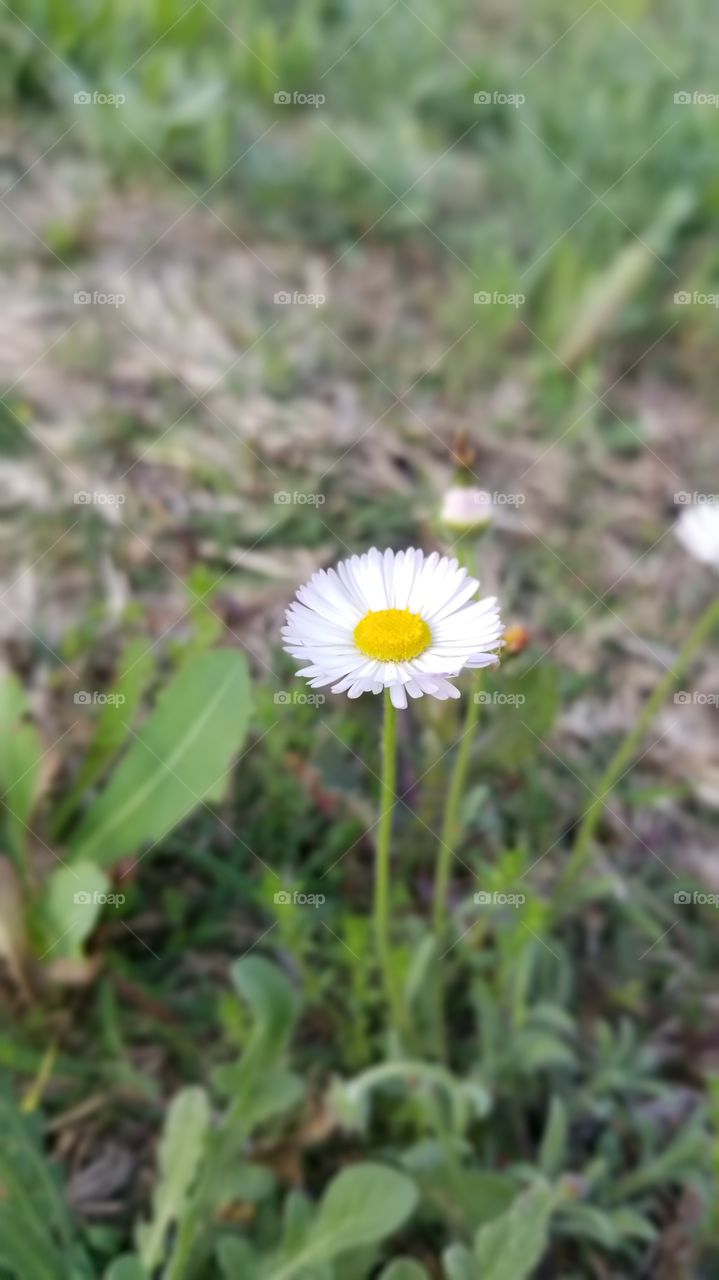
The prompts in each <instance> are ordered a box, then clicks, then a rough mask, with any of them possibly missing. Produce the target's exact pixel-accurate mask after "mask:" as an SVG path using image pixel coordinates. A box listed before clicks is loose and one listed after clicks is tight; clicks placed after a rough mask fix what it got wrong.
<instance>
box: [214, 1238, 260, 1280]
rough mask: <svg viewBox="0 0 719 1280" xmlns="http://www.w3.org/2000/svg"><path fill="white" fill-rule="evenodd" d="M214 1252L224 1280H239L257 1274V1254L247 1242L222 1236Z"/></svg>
mask: <svg viewBox="0 0 719 1280" xmlns="http://www.w3.org/2000/svg"><path fill="white" fill-rule="evenodd" d="M215 1252H216V1255H217V1262H218V1264H219V1267H220V1271H221V1272H222V1275H223V1276H224V1280H240V1278H241V1277H242V1276H248V1277H249V1276H255V1275H257V1274H258V1266H259V1264H258V1260H257V1254H256V1253H255V1251H254V1249H253V1248H252V1245H251V1244H249V1243H248V1241H247V1240H241V1239H240V1238H239V1237H235V1236H223V1238H222V1239H221V1240H219V1241H218V1243H217V1247H216V1250H215Z"/></svg>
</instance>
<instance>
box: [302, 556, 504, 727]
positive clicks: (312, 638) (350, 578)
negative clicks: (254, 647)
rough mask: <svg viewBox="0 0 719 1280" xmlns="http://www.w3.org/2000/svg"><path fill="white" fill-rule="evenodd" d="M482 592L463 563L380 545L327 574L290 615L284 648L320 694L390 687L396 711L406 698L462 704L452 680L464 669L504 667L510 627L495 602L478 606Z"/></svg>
mask: <svg viewBox="0 0 719 1280" xmlns="http://www.w3.org/2000/svg"><path fill="white" fill-rule="evenodd" d="M478 586H479V583H478V582H477V580H476V578H471V577H469V576H468V574H467V570H466V569H463V568H460V566H459V563H458V561H457V560H450V559H449V557H448V556H440V555H439V553H438V552H437V551H433V552H432V554H431V555H430V556H425V554H424V552H423V551H417V550H415V549H414V547H410V548H409V550H407V551H398V552H397V553H395V552H394V551H385V552H384V555H383V554H382V553H381V552H379V551H377V550H376V548H375V547H373V548H372V550H371V551H368V552H367V553H366V555H363V556H352V557H351V558H350V559H349V560H343V561H342V562H341V563H340V564H338V565H337V568H336V569H328V570H324V569H322V570H320V571H319V572H318V573H315V574H313V576H312V577H311V578H310V581H309V582H308V583H307V584H306V586H304V587H301V588H300V590H299V591H298V592H297V600H296V601H295V602H294V603H293V604H292V605H291V606H290V608H289V609H288V610H287V625H286V626H285V627H284V628H283V631H282V636H283V640H284V648H285V649H286V651H287V653H291V654H292V656H293V657H294V658H299V659H301V660H302V661H303V662H305V663H306V664H307V665H306V666H303V667H302V668H301V669H300V670H299V671H298V673H297V674H298V675H301V676H306V677H307V679H308V680H309V682H310V687H311V688H313V689H319V688H322V687H323V686H324V685H328V684H330V685H332V692H333V693H347V694H348V696H349V697H350V698H358V697H359V696H360V694H361V693H381V692H382V690H383V689H389V691H390V697H391V699H392V702H393V704H394V706H395V707H401V708H402V707H406V706H407V694H409V696H410V697H411V698H421V697H422V695H423V694H425V693H427V694H431V695H432V697H433V698H440V699H445V698H458V697H459V690H458V689H456V688H455V686H454V685H453V684H451V683H450V681H451V679H452V678H454V677H456V676H458V675H459V673H460V671H462V670H463V669H464V668H465V667H489V666H491V665H492V664H493V663H495V662H496V661H497V653H496V650H497V649H498V648H499V646H500V644H501V641H502V631H503V627H502V623H501V621H500V617H499V609H498V606H497V601H496V598H495V597H491V598H488V599H486V600H473V596H474V594H475V592H476V590H477V588H478Z"/></svg>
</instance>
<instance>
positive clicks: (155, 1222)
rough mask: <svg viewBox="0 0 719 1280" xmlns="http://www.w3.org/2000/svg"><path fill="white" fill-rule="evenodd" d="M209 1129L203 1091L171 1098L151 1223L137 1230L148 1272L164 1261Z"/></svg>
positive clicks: (194, 1088)
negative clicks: (173, 1226)
mask: <svg viewBox="0 0 719 1280" xmlns="http://www.w3.org/2000/svg"><path fill="white" fill-rule="evenodd" d="M209 1128H210V1105H209V1102H208V1099H207V1094H206V1093H205V1091H204V1089H200V1088H196V1087H193V1088H189V1089H183V1090H182V1092H181V1093H178V1094H177V1096H176V1097H175V1098H173V1100H172V1103H171V1104H170V1108H169V1111H168V1113H167V1118H166V1120H165V1129H164V1132H163V1135H162V1140H161V1142H160V1150H159V1155H158V1163H159V1172H158V1183H157V1186H156V1188H155V1192H154V1195H153V1198H152V1208H153V1213H152V1220H151V1222H149V1223H142V1224H141V1225H140V1226H139V1227H138V1230H137V1243H138V1249H139V1253H140V1259H141V1262H142V1264H143V1266H144V1267H145V1269H146V1270H147V1271H149V1272H152V1271H154V1269H155V1267H157V1266H159V1265H160V1263H161V1262H162V1261H163V1259H164V1256H165V1249H166V1242H167V1236H168V1231H169V1228H170V1226H171V1225H172V1224H174V1223H177V1222H179V1221H181V1219H182V1216H183V1213H184V1211H185V1208H186V1206H187V1203H188V1198H189V1195H190V1191H191V1189H192V1186H193V1184H194V1182H195V1179H196V1177H197V1174H198V1171H199V1167H200V1164H201V1162H202V1158H203V1156H204V1154H205V1143H206V1140H207V1135H208V1132H209Z"/></svg>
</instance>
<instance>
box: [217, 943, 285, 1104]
mask: <svg viewBox="0 0 719 1280" xmlns="http://www.w3.org/2000/svg"><path fill="white" fill-rule="evenodd" d="M230 977H231V979H232V983H233V985H234V987H235V989H236V990H237V991H238V992H239V994H240V995H241V996H242V998H243V999H244V1000H246V1001H247V1004H248V1005H249V1006H250V1009H251V1011H252V1015H253V1027H252V1035H251V1037H250V1041H249V1043H248V1045H247V1048H246V1049H245V1052H244V1054H243V1057H242V1064H241V1065H242V1073H243V1076H245V1078H246V1079H247V1080H250V1079H255V1078H258V1077H259V1076H261V1075H262V1073H263V1072H264V1071H265V1069H266V1068H267V1067H268V1066H269V1065H270V1064H272V1063H275V1062H277V1060H278V1059H279V1058H280V1057H281V1056H282V1054H283V1053H284V1052H285V1049H286V1048H287V1045H288V1044H289V1042H290V1040H291V1038H292V1033H293V1031H294V1028H295V1023H296V1021H297V1016H298V1014H299V1007H300V1006H299V999H298V997H297V993H296V992H295V989H294V987H293V986H292V983H291V982H290V980H289V978H287V977H286V975H285V974H284V973H283V972H282V970H281V969H279V968H278V967H277V965H275V964H272V963H271V961H269V960H265V958H264V956H258V955H252V956H244V957H243V958H242V959H241V960H236V961H235V963H234V964H233V965H232V967H231V969H230Z"/></svg>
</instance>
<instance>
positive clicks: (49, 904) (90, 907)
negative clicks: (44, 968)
mask: <svg viewBox="0 0 719 1280" xmlns="http://www.w3.org/2000/svg"><path fill="white" fill-rule="evenodd" d="M109 887H110V884H109V881H108V878H107V876H106V875H105V873H104V872H103V871H101V870H100V868H99V867H98V866H97V865H96V864H95V863H94V862H76V863H74V865H73V866H67V867H60V868H59V869H58V870H57V871H55V872H54V873H53V874H52V875H51V876H50V879H49V880H48V883H47V889H46V891H45V898H44V903H43V908H44V920H43V926H44V932H45V939H46V944H47V948H48V950H50V951H51V952H52V955H53V958H57V957H59V956H65V957H74V958H80V957H81V955H82V944H83V943H84V941H85V939H86V938H88V937H89V936H90V934H91V933H92V931H93V929H94V927H95V924H96V923H97V920H98V917H99V916H100V913H101V912H102V909H103V906H104V905H105V902H106V901H110V900H112V899H113V897H114V895H112V894H110V893H108V890H109Z"/></svg>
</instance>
